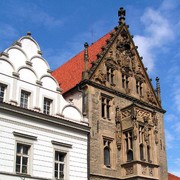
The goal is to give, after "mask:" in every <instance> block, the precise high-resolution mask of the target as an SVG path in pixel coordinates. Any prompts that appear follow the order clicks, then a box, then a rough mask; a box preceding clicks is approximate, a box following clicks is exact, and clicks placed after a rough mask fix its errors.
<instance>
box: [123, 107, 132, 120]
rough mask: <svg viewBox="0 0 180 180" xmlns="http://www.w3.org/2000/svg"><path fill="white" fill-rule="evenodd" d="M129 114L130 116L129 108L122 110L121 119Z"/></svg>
mask: <svg viewBox="0 0 180 180" xmlns="http://www.w3.org/2000/svg"><path fill="white" fill-rule="evenodd" d="M129 116H131V110H130V109H128V110H125V111H123V112H122V119H124V118H127V117H129Z"/></svg>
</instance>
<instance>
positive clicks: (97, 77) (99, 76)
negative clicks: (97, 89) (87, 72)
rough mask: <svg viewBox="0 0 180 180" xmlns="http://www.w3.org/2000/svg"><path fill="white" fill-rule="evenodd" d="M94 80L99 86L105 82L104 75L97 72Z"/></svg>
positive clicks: (100, 71)
mask: <svg viewBox="0 0 180 180" xmlns="http://www.w3.org/2000/svg"><path fill="white" fill-rule="evenodd" d="M95 80H96V81H98V82H100V83H101V84H105V82H106V74H105V73H103V72H102V70H99V71H98V73H97V75H96V76H95Z"/></svg>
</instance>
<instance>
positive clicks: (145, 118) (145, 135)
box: [144, 117, 149, 143]
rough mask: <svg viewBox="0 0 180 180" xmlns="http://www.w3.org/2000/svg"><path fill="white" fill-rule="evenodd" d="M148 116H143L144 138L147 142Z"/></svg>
mask: <svg viewBox="0 0 180 180" xmlns="http://www.w3.org/2000/svg"><path fill="white" fill-rule="evenodd" d="M148 121H149V118H148V117H144V140H145V141H146V143H148V142H149V125H148Z"/></svg>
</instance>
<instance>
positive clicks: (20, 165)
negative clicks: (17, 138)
mask: <svg viewBox="0 0 180 180" xmlns="http://www.w3.org/2000/svg"><path fill="white" fill-rule="evenodd" d="M30 148H31V146H30V145H27V144H21V143H17V149H16V173H22V174H29V161H30Z"/></svg>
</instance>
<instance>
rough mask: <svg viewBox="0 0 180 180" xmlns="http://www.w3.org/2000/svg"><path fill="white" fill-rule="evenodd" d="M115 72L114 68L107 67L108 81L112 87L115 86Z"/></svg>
mask: <svg viewBox="0 0 180 180" xmlns="http://www.w3.org/2000/svg"><path fill="white" fill-rule="evenodd" d="M114 71H115V69H114V68H112V67H109V66H106V81H107V82H109V83H110V84H111V85H114V76H115V74H114Z"/></svg>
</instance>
